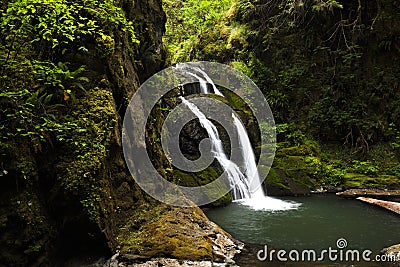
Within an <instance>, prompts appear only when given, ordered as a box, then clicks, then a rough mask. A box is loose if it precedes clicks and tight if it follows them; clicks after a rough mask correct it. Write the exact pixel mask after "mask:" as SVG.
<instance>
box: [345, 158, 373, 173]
mask: <svg viewBox="0 0 400 267" xmlns="http://www.w3.org/2000/svg"><path fill="white" fill-rule="evenodd" d="M352 163H353V164H352V166H351V169H350V170H351V171H352V172H355V173H360V174H365V175H372V176H374V175H377V174H378V172H379V169H378V168H377V167H376V166H375V165H374V164H373V163H371V162H368V161H358V160H353V162H352Z"/></svg>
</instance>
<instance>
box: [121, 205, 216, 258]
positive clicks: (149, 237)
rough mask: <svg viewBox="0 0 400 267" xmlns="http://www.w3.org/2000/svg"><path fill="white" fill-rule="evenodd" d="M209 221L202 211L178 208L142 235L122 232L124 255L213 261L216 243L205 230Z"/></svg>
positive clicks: (140, 233) (137, 232)
mask: <svg viewBox="0 0 400 267" xmlns="http://www.w3.org/2000/svg"><path fill="white" fill-rule="evenodd" d="M207 224H208V223H207V218H206V217H205V216H204V214H203V213H202V211H201V210H200V209H199V208H175V209H172V210H170V211H169V212H167V213H165V214H164V215H162V216H161V217H160V218H159V219H158V220H156V221H154V222H152V223H149V224H147V225H145V226H143V227H142V228H141V229H140V230H139V231H136V232H131V231H129V230H126V231H122V232H121V235H120V236H119V239H120V240H121V244H122V246H121V253H122V254H136V255H141V256H144V257H148V258H152V257H158V256H163V257H173V258H178V259H191V260H211V259H212V257H213V255H212V253H213V252H212V242H211V239H210V238H209V237H208V235H207V232H206V231H204V229H203V227H205V226H206V225H207Z"/></svg>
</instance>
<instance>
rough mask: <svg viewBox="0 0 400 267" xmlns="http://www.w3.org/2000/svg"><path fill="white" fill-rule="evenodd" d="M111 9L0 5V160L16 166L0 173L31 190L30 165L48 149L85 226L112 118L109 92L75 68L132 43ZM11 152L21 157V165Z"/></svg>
mask: <svg viewBox="0 0 400 267" xmlns="http://www.w3.org/2000/svg"><path fill="white" fill-rule="evenodd" d="M118 4H119V2H117V1H113V0H104V1H103V0H78V1H65V0H13V1H11V0H10V1H5V2H4V1H3V3H2V4H0V25H1V29H0V88H1V89H0V102H1V105H2V110H1V111H0V121H1V124H0V129H1V130H2V131H1V133H0V149H1V153H2V156H3V153H5V154H4V155H6V156H9V157H11V158H18V159H19V160H18V161H17V164H14V165H13V166H9V165H7V166H3V168H4V169H2V170H1V172H2V174H5V173H9V170H11V169H10V168H14V169H15V170H14V171H15V172H16V174H17V176H18V177H23V178H24V179H25V180H26V182H27V183H29V182H30V183H33V182H35V181H34V180H33V179H29V178H32V177H37V175H33V174H34V173H35V172H37V166H35V163H34V161H35V158H36V157H40V154H41V153H42V152H45V151H47V150H51V149H53V148H56V149H57V151H58V152H60V151H61V152H60V153H61V155H59V157H61V158H62V159H63V160H61V161H62V162H61V163H60V164H58V165H57V166H54V168H55V169H57V170H56V171H55V173H57V175H59V177H57V178H58V181H59V184H60V185H61V187H62V189H63V190H66V191H68V192H69V193H70V194H72V195H75V194H76V196H77V199H78V200H79V201H80V202H81V204H82V206H83V207H84V209H85V210H86V211H87V213H88V215H89V216H90V218H91V219H92V220H93V221H96V220H98V218H99V215H100V212H101V210H100V207H99V204H100V200H101V199H102V198H103V194H104V192H103V191H102V187H101V185H100V181H101V179H102V177H101V175H102V170H103V169H104V164H105V162H104V160H105V158H106V157H107V155H108V148H109V145H110V141H111V139H112V136H113V134H115V132H114V130H115V127H116V118H115V109H114V106H113V105H114V102H113V100H112V95H111V92H110V91H109V90H104V88H103V87H104V86H103V84H102V86H103V87H102V88H98V87H95V84H98V83H99V81H97V80H96V81H93V80H92V79H91V77H93V72H92V71H89V69H88V68H87V67H86V66H82V65H81V63H78V62H82V60H81V59H82V58H87V59H88V60H87V61H86V62H91V61H90V60H91V59H92V58H95V57H99V58H102V59H104V60H108V59H109V57H110V56H112V55H113V53H114V46H115V38H118V39H120V38H124V40H127V41H128V44H130V45H134V44H135V43H136V42H137V39H136V37H135V33H134V28H133V22H132V21H128V20H127V18H126V16H125V14H124V12H123V11H122V9H121V8H120V7H118ZM116 34H118V36H115V35H116ZM98 54H100V55H98ZM95 75H97V74H95ZM19 144H23V146H24V147H23V149H21V150H22V151H23V153H24V154H28V155H29V157H28V155H27V156H26V158H25V157H24V158H22V159H21V155H19V154H18V153H19V152H18V151H19V148H18V147H16V146H18V145H19ZM7 148H11V149H8V150H7ZM4 151H7V152H4ZM63 153H65V154H63Z"/></svg>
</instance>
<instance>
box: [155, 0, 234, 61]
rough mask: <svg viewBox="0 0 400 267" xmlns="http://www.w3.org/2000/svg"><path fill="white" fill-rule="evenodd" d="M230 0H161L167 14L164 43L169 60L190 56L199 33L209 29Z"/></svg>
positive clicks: (227, 6) (226, 8)
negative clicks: (168, 53) (169, 56)
mask: <svg viewBox="0 0 400 267" xmlns="http://www.w3.org/2000/svg"><path fill="white" fill-rule="evenodd" d="M233 2H234V0H218V1H210V0H201V1H195V0H187V1H174V0H165V1H163V7H164V10H165V11H166V15H167V25H166V34H165V36H164V42H165V43H166V44H167V45H168V50H169V51H170V54H171V60H172V63H176V62H184V61H188V60H189V59H190V56H191V55H192V54H193V52H194V51H193V49H194V47H195V46H196V44H197V43H198V42H199V36H200V35H201V34H203V33H205V32H206V31H208V30H210V29H212V28H213V27H214V25H215V23H217V22H218V21H219V20H220V19H221V18H222V16H223V15H224V13H225V12H226V11H227V10H228V8H229V7H230V6H231V4H232V3H233Z"/></svg>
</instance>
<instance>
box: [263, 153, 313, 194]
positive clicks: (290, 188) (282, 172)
mask: <svg viewBox="0 0 400 267" xmlns="http://www.w3.org/2000/svg"><path fill="white" fill-rule="evenodd" d="M297 149H298V148H297V147H296V148H292V149H288V150H285V151H281V152H280V156H279V157H276V158H275V161H274V162H273V165H272V168H271V169H270V171H269V173H268V176H267V178H266V180H265V185H266V187H267V191H268V194H269V195H308V194H309V193H310V191H311V190H312V189H314V188H315V187H316V186H318V182H317V181H316V178H315V174H316V173H317V172H318V164H314V163H313V162H319V159H318V158H316V157H310V156H297V155H296V156H292V155H287V154H284V153H288V154H292V153H293V154H299V153H298V152H299V150H297ZM300 151H301V150H300ZM302 154H303V152H302ZM306 154H308V152H307V153H306ZM268 160H269V159H260V161H261V162H263V161H268ZM264 167H265V168H267V167H266V166H262V167H261V168H264Z"/></svg>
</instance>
